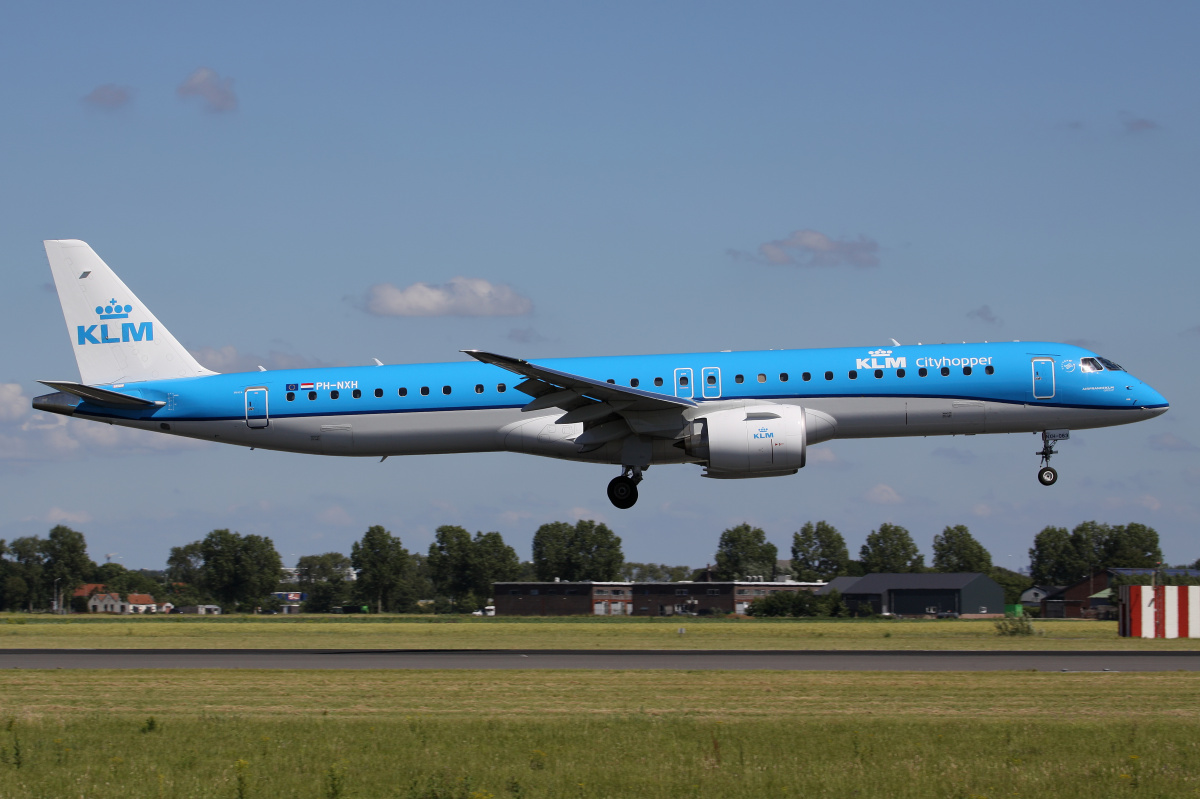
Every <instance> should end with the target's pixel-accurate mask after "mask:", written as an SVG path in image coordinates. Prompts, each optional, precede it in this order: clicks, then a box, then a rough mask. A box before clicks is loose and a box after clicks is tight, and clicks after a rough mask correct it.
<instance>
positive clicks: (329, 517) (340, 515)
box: [317, 505, 354, 527]
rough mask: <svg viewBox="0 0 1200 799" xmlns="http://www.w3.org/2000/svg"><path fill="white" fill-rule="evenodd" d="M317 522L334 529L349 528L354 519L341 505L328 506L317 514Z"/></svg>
mask: <svg viewBox="0 0 1200 799" xmlns="http://www.w3.org/2000/svg"><path fill="white" fill-rule="evenodd" d="M317 520H318V521H321V522H324V523H325V524H331V525H333V526H335V527H350V526H351V525H353V524H354V517H353V516H351V515H350V514H349V512H347V511H346V509H345V508H343V507H342V506H341V505H330V506H329V507H328V508H326V509H325V510H323V511H321V512H320V513H319V514H317Z"/></svg>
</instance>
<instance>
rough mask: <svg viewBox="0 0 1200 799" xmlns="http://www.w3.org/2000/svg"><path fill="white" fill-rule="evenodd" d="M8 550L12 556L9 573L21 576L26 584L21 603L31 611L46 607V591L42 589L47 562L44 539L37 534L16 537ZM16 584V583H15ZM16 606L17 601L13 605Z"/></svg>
mask: <svg viewBox="0 0 1200 799" xmlns="http://www.w3.org/2000/svg"><path fill="white" fill-rule="evenodd" d="M8 551H9V554H10V555H11V556H12V563H11V565H10V567H9V573H10V574H11V575H12V576H15V577H19V578H20V579H21V581H22V582H23V583H24V584H25V596H24V598H23V599H22V600H21V604H23V605H24V606H25V609H26V610H28V611H30V612H32V611H33V610H34V608H35V607H37V608H42V607H45V606H46V602H45V597H46V593H45V592H44V591H43V590H42V586H43V579H42V574H43V572H44V571H45V562H44V559H43V556H42V540H41V539H40V538H38V537H37V536H22V537H21V538H14V539H13V540H12V542H11V543H10V544H9V545H8ZM14 585H16V584H15V583H14ZM15 606H16V603H14V604H13V605H12V606H11V607H15Z"/></svg>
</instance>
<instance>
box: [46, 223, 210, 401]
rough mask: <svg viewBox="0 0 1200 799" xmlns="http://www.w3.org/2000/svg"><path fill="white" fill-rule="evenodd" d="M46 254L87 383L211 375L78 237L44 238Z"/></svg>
mask: <svg viewBox="0 0 1200 799" xmlns="http://www.w3.org/2000/svg"><path fill="white" fill-rule="evenodd" d="M43 244H45V245H46V257H47V258H48V259H49V260H50V271H51V272H53V273H54V286H55V288H57V289H58V301H59V302H60V303H61V304H62V310H63V317H64V318H65V319H66V320H67V331H68V334H69V335H70V338H71V345H72V349H73V350H74V351H75V362H76V363H77V364H78V365H79V378H80V380H81V381H82V382H84V383H87V384H88V385H98V384H112V383H134V382H138V381H141V380H162V379H169V378H176V377H195V376H197V375H211V374H215V372H212V371H209V370H208V369H205V368H204V367H203V366H201V365H200V364H199V363H197V362H196V359H195V358H193V357H192V356H191V354H190V353H188V351H187V350H185V349H184V348H183V345H181V344H180V343H179V342H178V341H176V340H175V337H174V336H172V335H171V333H170V331H168V330H167V329H166V328H165V327H163V325H162V323H161V322H159V321H158V319H157V318H155V316H154V314H152V313H150V310H149V309H148V308H146V306H145V305H143V304H142V303H141V301H140V300H138V298H137V297H135V296H134V295H133V292H132V291H130V290H129V289H128V288H127V287H126V286H125V284H124V283H122V282H121V278H119V277H117V276H116V274H115V273H114V272H113V271H112V270H111V269H109V268H108V265H107V264H106V263H104V261H102V260H100V256H98V255H96V253H95V252H94V251H93V250H92V248H91V247H89V246H88V245H87V244H85V243H84V242H82V241H76V240H73V239H72V240H66V241H46V242H43Z"/></svg>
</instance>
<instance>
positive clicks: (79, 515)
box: [43, 507, 92, 524]
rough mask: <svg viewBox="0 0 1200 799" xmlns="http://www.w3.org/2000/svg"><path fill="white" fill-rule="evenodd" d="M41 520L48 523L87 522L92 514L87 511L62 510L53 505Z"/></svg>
mask: <svg viewBox="0 0 1200 799" xmlns="http://www.w3.org/2000/svg"><path fill="white" fill-rule="evenodd" d="M43 520H44V521H46V522H47V523H49V524H87V523H88V522H90V521H91V520H92V515H91V514H90V513H88V512H87V511H76V510H63V509H62V508H59V507H54V508H51V509H50V510H48V511H47V512H46V515H45V517H43Z"/></svg>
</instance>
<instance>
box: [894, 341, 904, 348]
mask: <svg viewBox="0 0 1200 799" xmlns="http://www.w3.org/2000/svg"><path fill="white" fill-rule="evenodd" d="M892 346H893V347H902V346H904V345H903V344H901V343H900V342H899V341H896V339H892Z"/></svg>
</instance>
